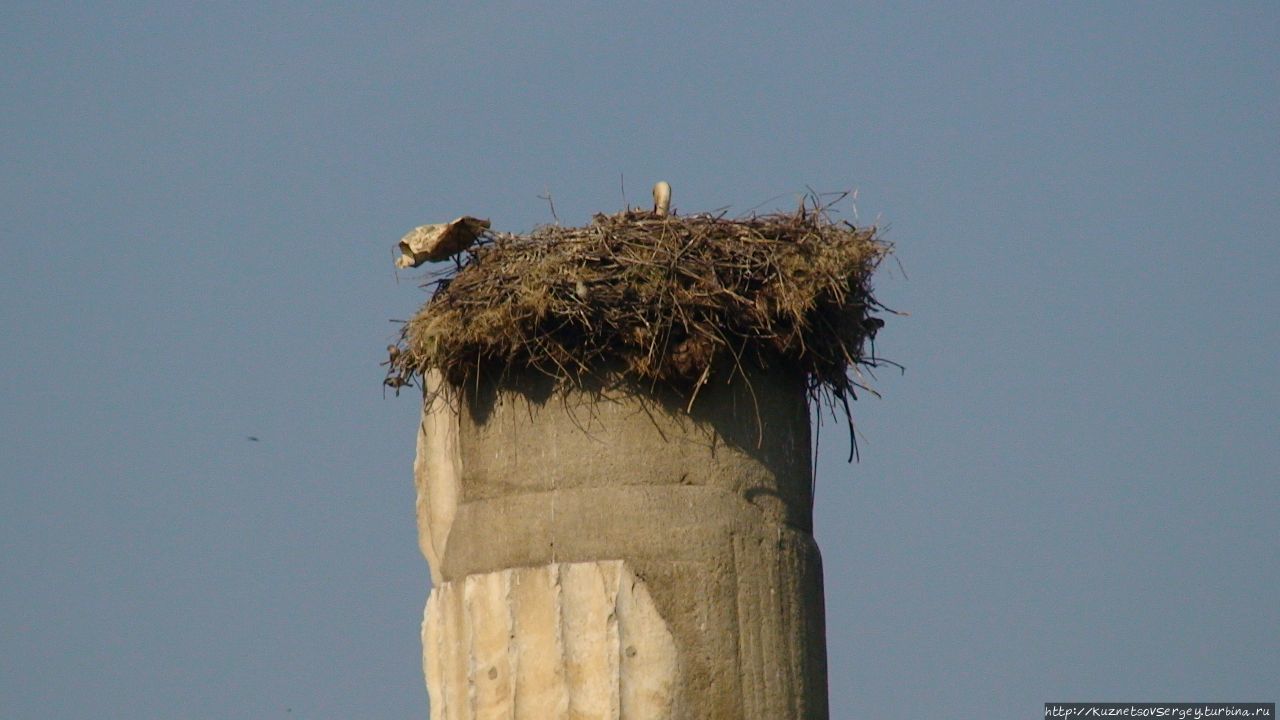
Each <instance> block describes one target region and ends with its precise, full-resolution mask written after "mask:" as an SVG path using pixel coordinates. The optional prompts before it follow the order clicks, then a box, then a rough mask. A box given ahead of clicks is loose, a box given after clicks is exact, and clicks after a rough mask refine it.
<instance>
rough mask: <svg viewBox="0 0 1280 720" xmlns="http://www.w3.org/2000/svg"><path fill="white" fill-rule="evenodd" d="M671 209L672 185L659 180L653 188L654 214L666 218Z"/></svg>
mask: <svg viewBox="0 0 1280 720" xmlns="http://www.w3.org/2000/svg"><path fill="white" fill-rule="evenodd" d="M670 209H671V185H670V184H668V183H667V181H666V180H659V181H658V182H657V183H655V184H654V186H653V212H654V214H655V215H658V216H659V217H665V216H666V214H667V211H668V210H670Z"/></svg>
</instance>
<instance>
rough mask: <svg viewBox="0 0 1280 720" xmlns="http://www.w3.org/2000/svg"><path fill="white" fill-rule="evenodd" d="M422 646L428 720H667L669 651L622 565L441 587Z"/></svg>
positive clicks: (648, 602) (648, 603)
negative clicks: (428, 691) (560, 719)
mask: <svg viewBox="0 0 1280 720" xmlns="http://www.w3.org/2000/svg"><path fill="white" fill-rule="evenodd" d="M422 642H423V647H424V648H425V650H426V653H425V661H426V670H427V677H428V678H429V683H428V686H429V688H430V692H431V718H432V720H460V719H470V718H476V719H477V720H478V719H480V718H513V719H516V720H545V719H546V718H571V719H572V720H587V719H588V718H593V719H594V718H601V719H605V718H613V719H620V718H635V719H642V718H643V719H650V718H652V719H653V720H658V719H659V718H669V717H671V701H672V693H673V689H674V685H675V680H676V649H675V642H674V641H673V640H672V637H671V633H670V631H669V630H668V629H667V626H666V623H664V622H663V620H662V618H661V617H660V616H659V615H658V612H657V609H656V608H655V607H654V604H653V600H652V599H651V598H650V595H649V592H648V590H647V588H646V587H645V584H644V583H643V582H641V581H640V580H639V579H637V578H636V576H635V575H634V574H633V573H631V571H630V570H628V569H627V567H626V566H625V564H624V563H623V562H621V561H619V560H611V561H605V562H599V563H594V562H591V563H553V564H551V565H544V566H542V567H537V568H516V569H512V570H500V571H498V572H493V573H485V574H481V575H470V576H468V577H466V578H464V579H461V580H457V581H454V582H449V583H445V584H443V585H440V586H438V587H436V588H434V589H433V590H432V591H431V597H430V599H429V600H428V602H427V612H426V618H425V620H424V622H423V625H422Z"/></svg>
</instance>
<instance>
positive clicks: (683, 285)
mask: <svg viewBox="0 0 1280 720" xmlns="http://www.w3.org/2000/svg"><path fill="white" fill-rule="evenodd" d="M828 208H829V205H827V206H823V205H820V204H819V203H818V202H817V201H816V199H811V201H810V202H809V203H807V204H805V205H803V206H802V207H801V208H800V209H799V210H797V211H796V212H794V213H790V214H773V215H764V216H752V217H746V218H738V219H729V218H726V217H723V216H719V215H709V214H700V215H689V216H675V215H667V216H660V215H658V214H656V213H653V212H644V211H634V210H632V211H627V212H623V213H618V214H615V215H596V216H595V217H594V218H593V219H592V222H591V223H590V224H589V225H586V226H585V227H562V226H559V225H555V226H546V227H541V228H538V229H536V230H534V231H533V232H532V233H530V234H528V235H514V234H507V233H498V232H490V231H488V230H485V231H484V232H482V233H481V234H480V235H479V238H478V240H477V242H476V243H475V244H474V245H473V246H472V247H471V248H470V249H469V250H468V252H467V254H466V255H465V256H463V257H460V258H459V259H458V260H457V262H456V264H455V265H454V267H453V268H452V269H451V270H449V271H446V272H445V273H443V274H442V275H437V276H435V277H429V278H428V282H427V283H426V284H425V285H424V286H423V287H426V288H430V287H432V286H434V293H433V294H432V296H431V299H430V300H429V301H428V302H427V303H426V305H425V306H423V308H422V309H421V311H420V312H418V314H417V315H416V316H414V317H413V319H411V320H409V321H408V322H407V323H405V325H404V327H403V329H402V332H401V337H400V340H399V343H398V344H397V345H394V346H392V347H391V348H390V349H389V350H390V354H391V357H390V360H389V362H388V363H387V364H388V365H389V371H388V377H387V384H388V385H390V386H392V387H395V388H397V389H398V388H399V387H401V386H404V385H409V384H419V383H420V381H421V380H422V378H423V376H424V375H425V373H426V372H427V371H428V370H431V369H435V370H439V371H440V372H441V373H442V374H443V376H444V377H445V378H446V379H447V380H448V381H449V383H450V384H452V385H454V386H466V385H467V384H468V383H474V382H476V381H477V380H478V379H479V377H480V375H481V374H488V373H499V374H501V373H506V372H511V371H513V370H525V369H532V370H535V371H538V372H541V373H545V374H546V375H548V376H551V377H552V378H554V379H555V380H557V381H559V382H563V383H580V382H581V381H582V380H583V379H584V378H587V377H593V378H598V376H599V375H600V374H601V373H606V372H607V373H610V374H611V375H613V376H615V377H614V378H613V379H614V380H617V381H619V382H622V383H627V384H631V385H633V386H634V385H635V384H636V383H648V384H663V385H668V386H674V387H676V388H677V389H679V390H680V391H681V392H682V393H684V396H685V397H686V399H687V401H688V404H689V406H690V407H691V406H692V403H693V401H694V400H695V399H696V397H697V393H698V390H699V388H701V387H702V386H704V385H705V384H706V383H708V382H713V381H721V382H731V381H733V379H734V377H735V376H737V375H739V374H740V373H741V371H742V370H743V369H744V368H745V367H746V366H747V365H748V364H749V363H750V364H754V365H755V366H757V367H769V366H771V365H773V364H778V363H781V364H785V365H786V366H788V367H790V368H793V369H795V370H796V371H798V372H800V373H802V374H803V375H804V377H805V378H806V387H807V388H808V391H809V395H810V397H811V399H813V400H814V401H816V402H818V403H820V404H822V405H824V406H826V407H828V408H831V409H833V410H834V409H836V408H841V409H843V411H844V415H845V419H846V420H851V418H850V415H849V401H850V400H851V399H856V392H857V391H858V390H867V391H869V392H874V391H871V390H870V389H869V388H868V387H867V385H866V383H865V382H864V378H863V374H862V368H869V367H875V366H877V365H878V364H880V363H886V362H888V361H885V360H883V359H882V358H878V357H877V356H876V354H875V346H874V340H875V335H876V331H877V330H879V329H880V328H881V327H882V326H883V325H884V321H883V320H882V319H880V317H877V315H883V314H884V313H886V312H892V311H889V310H888V309H887V308H885V307H884V306H883V305H881V304H880V303H879V302H877V301H876V299H875V297H874V296H873V294H872V287H871V282H870V281H871V276H872V274H873V273H874V271H875V269H876V268H877V267H878V265H879V264H880V262H881V261H882V260H883V259H884V258H885V257H887V256H888V254H889V252H890V250H891V247H890V245H889V244H888V243H886V242H884V241H883V240H882V239H881V238H880V237H879V235H878V232H877V229H876V228H874V227H869V228H859V227H855V226H854V225H852V224H850V223H848V222H844V221H837V220H835V219H833V218H832V216H831V213H830V212H829V211H828ZM890 364H892V363H890Z"/></svg>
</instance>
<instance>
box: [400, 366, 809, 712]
mask: <svg viewBox="0 0 1280 720" xmlns="http://www.w3.org/2000/svg"><path fill="white" fill-rule="evenodd" d="M729 374H730V373H723V374H721V375H720V377H727V376H728V375H729ZM427 381H428V390H429V391H432V390H434V389H437V388H439V387H440V383H441V380H440V379H439V376H438V375H435V374H429V375H428V378H427ZM446 394H448V395H450V397H451V399H452V402H445V401H444V398H443V397H442V398H437V399H436V401H435V402H433V403H431V404H430V405H429V406H428V407H426V408H425V409H424V413H423V423H422V426H421V430H420V433H419V443H418V459H417V462H416V463H415V475H416V484H417V488H418V517H419V529H420V534H421V535H420V537H421V544H422V549H423V553H424V554H425V555H426V557H427V559H428V561H429V563H430V565H431V575H432V580H433V585H434V588H433V590H432V592H431V596H430V599H429V600H428V604H427V610H426V617H425V620H424V623H423V649H424V661H425V669H426V675H427V684H428V688H429V692H430V696H431V716H432V718H433V720H444V719H446V718H447V719H449V720H452V719H454V718H530V719H537V720H543V719H546V718H628V719H631V718H668V717H669V718H690V719H693V718H699V719H701V718H748V719H752V720H780V719H785V718H826V717H827V685H826V682H827V678H826V645H825V631H824V616H823V613H824V611H823V590H822V566H821V559H820V557H819V553H818V548H817V545H816V544H815V543H814V539H813V534H812V527H813V525H812V501H813V496H812V484H811V462H810V460H811V456H810V434H809V411H808V406H807V403H806V397H805V391H804V385H803V378H802V376H801V374H800V373H799V372H788V371H782V370H776V369H775V370H773V371H769V372H764V371H757V372H751V373H748V375H747V376H745V377H744V376H742V375H741V374H738V375H737V376H736V378H735V379H734V381H733V382H732V383H729V384H724V383H723V382H720V383H717V382H714V381H713V382H712V383H710V384H708V385H707V386H705V387H703V388H702V389H701V392H700V393H699V394H698V395H697V397H696V400H695V402H694V403H693V405H692V408H691V411H690V412H686V409H685V405H686V403H687V402H688V398H687V397H683V396H679V395H676V394H674V393H672V394H670V395H668V394H666V393H665V392H662V391H654V392H649V391H644V392H631V391H623V390H605V389H601V388H598V387H588V388H582V389H569V390H563V389H554V388H553V387H552V385H551V384H550V381H549V380H547V379H545V378H543V377H542V376H539V375H534V374H526V375H520V374H512V373H508V374H507V375H506V376H505V378H504V379H503V380H502V381H501V382H487V383H486V382H481V383H480V384H479V385H478V386H474V387H470V388H465V389H463V390H461V391H459V390H453V391H452V392H451V393H446Z"/></svg>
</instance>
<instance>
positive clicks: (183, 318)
mask: <svg viewBox="0 0 1280 720" xmlns="http://www.w3.org/2000/svg"><path fill="white" fill-rule="evenodd" d="M849 5H850V4H846V3H828V4H782V3H769V4H755V3H750V4H743V3H695V4H687V5H682V4H679V3H676V4H673V3H660V4H658V3H655V4H639V3H637V4H632V5H629V6H627V7H626V8H625V9H618V8H616V7H614V6H612V5H607V4H588V3H581V4H576V3H575V4H569V3H559V2H552V3H540V4H533V3H522V4H505V3H504V4H497V3H495V4H485V5H484V7H479V6H478V4H477V5H476V6H473V5H470V4H443V3H430V4H427V3H407V2H406V3H373V4H369V5H358V4H352V5H350V6H348V5H345V4H344V5H339V4H325V3H314V2H293V3H220V4H216V5H214V4H203V3H202V4H195V3H172V2H156V3H141V2H121V3H111V4H108V3H94V4H83V3H76V4H65V3H52V2H51V3H30V2H8V3H5V4H4V7H3V9H2V10H0V117H2V118H3V121H2V122H0V221H2V222H0V249H2V253H0V479H2V483H0V717H3V718H5V719H6V720H37V719H44V718H77V719H78V718H166V719H168V718H191V719H211V720H220V719H224V718H252V719H255V720H256V719H259V718H286V717H287V718H299V719H307V718H411V717H418V718H421V717H425V716H426V712H427V699H426V691H425V689H424V686H423V681H422V675H421V669H420V649H419V639H418V627H419V622H420V619H421V612H422V605H423V603H424V600H425V598H426V595H427V592H428V589H429V581H428V574H427V567H426V564H425V562H424V561H423V559H422V558H421V556H420V555H419V554H418V549H417V541H416V538H415V527H414V517H413V508H414V496H413V487H412V480H411V476H410V472H411V463H412V456H413V450H414V432H415V427H416V424H415V423H416V412H417V407H416V402H415V398H414V396H413V395H412V394H410V395H409V396H402V397H400V398H399V399H396V398H394V397H387V398H386V399H384V398H383V393H382V389H381V387H380V381H381V378H382V370H381V369H380V368H379V367H378V363H379V362H380V361H381V360H383V359H384V358H385V350H384V348H385V346H386V345H387V344H388V342H390V341H391V340H393V339H394V337H395V334H396V328H397V326H396V325H394V324H392V323H390V322H388V320H389V319H392V318H405V317H408V316H409V315H410V314H412V313H413V312H414V311H415V309H416V308H417V307H418V306H419V305H420V304H421V302H422V301H423V300H424V299H425V295H424V293H423V291H421V290H420V289H418V288H417V287H416V282H415V273H401V275H400V276H399V278H398V279H397V277H396V275H395V273H394V272H393V268H392V264H391V260H392V255H391V248H392V246H393V244H394V243H395V241H396V240H398V239H399V237H400V236H401V235H402V234H403V233H404V232H405V231H406V230H408V229H409V228H411V227H413V226H415V225H418V224H421V223H425V222H438V221H443V220H448V219H451V218H453V217H455V216H457V215H460V214H464V213H466V214H474V215H479V216H484V217H490V218H492V220H493V225H494V227H495V229H499V230H506V231H527V230H529V229H531V228H532V227H534V226H535V225H538V224H542V223H546V222H549V221H550V220H551V216H550V213H549V212H548V208H547V203H546V202H545V201H544V200H540V199H539V198H538V196H539V195H542V194H545V193H546V192H547V191H550V192H551V194H552V195H553V196H554V198H555V204H556V211H557V213H558V214H559V217H560V218H561V219H562V220H563V221H564V222H566V223H575V224H578V223H582V222H585V221H587V220H588V218H589V217H590V215H591V213H593V212H596V211H614V210H618V209H620V208H621V207H622V206H623V203H624V198H623V194H622V190H621V188H620V177H625V185H626V200H627V201H629V202H631V203H632V204H643V203H645V202H646V201H647V198H648V188H649V186H650V185H651V184H652V183H653V182H654V181H655V180H658V179H666V180H668V181H670V182H671V184H672V185H673V187H674V189H675V193H674V203H673V204H674V206H675V207H676V208H678V209H679V210H680V211H683V212H695V211H702V210H710V209H716V208H721V207H724V206H730V212H731V213H736V212H745V211H747V210H748V209H750V208H752V207H755V206H760V209H761V210H770V209H774V208H776V207H780V208H786V209H791V208H793V207H794V206H795V204H796V197H797V195H798V194H799V193H802V192H804V191H805V188H806V187H807V186H809V187H813V188H814V189H817V190H823V191H827V190H841V189H851V188H856V189H857V190H858V202H857V212H858V214H857V218H858V221H859V222H861V223H878V224H880V225H881V226H882V227H885V228H887V232H886V237H887V238H888V239H889V240H891V241H893V242H894V243H895V244H896V246H897V255H898V258H899V260H900V261H901V265H902V269H901V270H900V269H899V267H898V266H897V264H896V263H892V262H891V263H888V264H886V265H885V266H884V271H883V272H882V273H881V275H880V276H879V278H878V283H877V286H878V289H879V291H880V293H881V296H882V299H883V300H884V301H886V302H887V303H888V304H889V305H890V306H892V307H894V308H897V309H900V310H904V311H908V312H910V313H911V315H910V317H906V318H898V319H890V322H889V325H888V327H887V328H885V330H884V331H883V332H882V333H881V335H880V338H879V342H878V349H879V350H880V352H881V353H882V354H884V355H886V356H887V357H889V358H891V359H894V360H896V361H898V362H901V363H903V364H904V365H906V366H907V371H906V373H905V374H903V375H900V374H898V373H897V372H894V371H888V370H886V371H884V372H880V373H878V376H879V380H878V382H877V383H876V387H877V388H878V389H879V390H880V391H881V392H882V393H883V395H884V399H883V400H875V399H867V400H862V401H859V402H858V403H857V405H856V407H855V412H856V414H857V418H858V421H859V431H860V433H861V451H862V461H861V463H859V464H854V465H848V464H845V462H844V457H845V454H846V452H847V446H846V445H845V441H844V439H843V438H842V437H841V436H840V433H839V432H838V431H834V430H831V429H830V428H831V426H830V425H828V428H827V429H828V432H826V433H825V435H824V443H823V446H822V448H821V458H820V463H819V470H820V474H821V476H820V478H819V495H818V508H817V521H816V522H817V537H818V541H819V543H820V544H821V546H822V548H823V552H824V559H825V563H826V573H827V586H826V588H827V609H828V629H829V654H830V668H831V672H830V687H831V704H832V715H833V717H835V718H853V717H867V718H917V717H979V716H981V717H1005V718H1027V717H1038V713H1040V712H1041V704H1042V703H1044V702H1046V701H1061V700H1106V701H1134V700H1174V701H1224V700H1225V701H1273V700H1276V699H1277V698H1278V697H1280V681H1278V680H1277V678H1280V659H1278V658H1280V601H1278V600H1277V594H1278V593H1277V591H1278V590H1280V531H1278V530H1277V513H1278V511H1280V320H1278V311H1280V151H1278V148H1280V42H1278V41H1277V38H1278V37H1280V5H1277V4H1275V3H1263V2H1259V3H1205V4H1188V3H1158V4H1130V3H1096V4H1095V3H1089V4H1086V3H1054V4H1031V3H1026V4H1021V3H1019V4H981V5H979V4H970V3H962V4H944V5H930V4H922V5H908V4H898V3H894V4H892V5H888V4H885V5H869V6H864V7H862V8H853V7H850V6H849ZM841 209H842V210H843V211H844V213H845V217H847V218H850V219H852V218H853V211H854V207H853V205H852V204H850V203H847V202H846V203H845V204H844V205H842V206H841ZM903 270H905V272H903ZM247 436H256V437H258V438H260V439H261V441H260V442H251V441H248V440H246V437H247Z"/></svg>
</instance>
